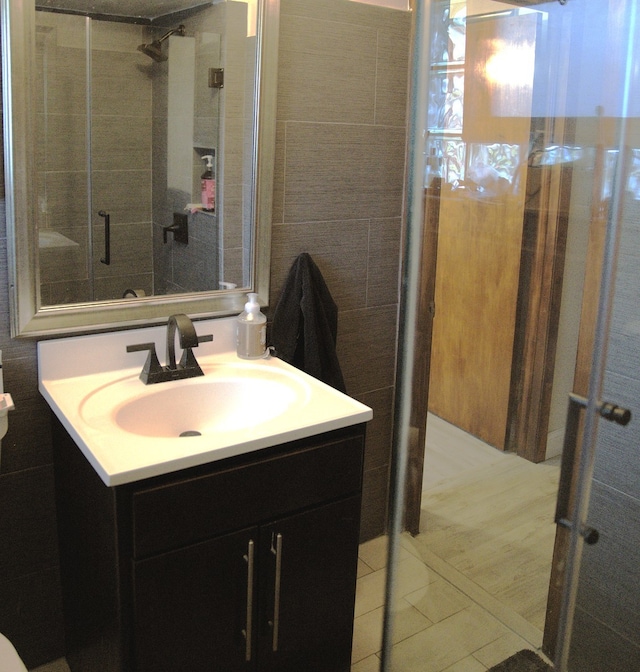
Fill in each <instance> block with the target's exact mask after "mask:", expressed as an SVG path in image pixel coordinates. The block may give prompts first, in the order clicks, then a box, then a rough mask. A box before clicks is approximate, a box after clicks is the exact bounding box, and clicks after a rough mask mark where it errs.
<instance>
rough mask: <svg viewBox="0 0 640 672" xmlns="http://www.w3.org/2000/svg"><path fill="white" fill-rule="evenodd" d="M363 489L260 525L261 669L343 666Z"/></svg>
mask: <svg viewBox="0 0 640 672" xmlns="http://www.w3.org/2000/svg"><path fill="white" fill-rule="evenodd" d="M359 518H360V497H359V496H355V497H352V498H349V499H344V500H340V501H338V502H334V503H332V504H328V505H325V506H321V507H318V508H314V509H311V510H309V511H305V512H303V513H299V514H297V515H294V516H291V517H289V518H284V519H282V520H279V521H277V522H275V523H273V524H272V525H268V526H265V527H263V528H261V531H260V565H259V571H260V573H261V574H260V576H261V581H260V595H261V603H260V616H259V627H260V667H259V669H260V672H268V671H271V670H273V671H274V672H275V671H276V670H277V672H300V670H305V672H348V671H349V668H350V662H351V640H352V633H353V606H354V599H355V586H356V571H357V559H358V534H359Z"/></svg>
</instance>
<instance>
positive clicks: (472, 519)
mask: <svg viewBox="0 0 640 672" xmlns="http://www.w3.org/2000/svg"><path fill="white" fill-rule="evenodd" d="M416 23H417V31H416V35H417V42H416V53H415V67H414V75H415V80H414V82H413V101H412V107H413V110H412V112H413V119H412V124H413V131H414V132H413V133H412V134H411V137H413V138H418V139H419V140H417V141H416V143H415V144H414V145H413V146H412V147H410V150H409V151H410V165H411V173H412V174H411V177H410V184H409V187H408V193H409V221H410V223H409V231H408V235H407V247H406V259H407V265H406V278H405V279H406V281H407V282H406V284H407V288H408V289H407V292H406V295H405V297H404V313H403V323H402V329H403V340H404V343H405V344H406V345H410V346H412V347H407V348H405V349H404V351H403V352H402V355H401V362H400V374H399V382H398V390H399V405H398V409H397V411H396V420H397V425H396V462H395V472H394V473H395V476H394V478H395V493H396V496H395V499H394V501H393V503H392V516H391V530H392V531H391V535H390V554H389V560H390V563H389V566H390V568H391V569H390V571H389V580H388V598H389V599H388V601H387V612H386V618H385V630H384V649H383V655H382V659H383V660H382V669H384V670H402V671H403V672H411V670H421V671H424V670H432V671H433V672H439V671H440V670H449V671H453V670H482V669H488V668H491V667H492V666H493V665H495V664H497V663H499V662H500V661H502V660H504V659H506V658H508V657H509V656H511V655H512V654H515V653H517V652H518V651H519V650H521V649H530V650H533V651H536V652H537V653H539V654H540V655H541V656H543V657H545V656H546V657H547V658H548V659H549V660H553V661H554V662H555V664H556V669H558V670H570V671H571V672H577V671H578V670H580V672H584V671H586V672H591V671H593V672H605V671H609V670H613V669H615V670H621V671H622V670H624V671H626V670H629V672H630V671H631V670H635V669H637V668H638V665H639V664H640V663H639V661H640V640H639V636H638V632H640V626H639V621H638V619H639V610H638V608H637V604H638V587H637V580H636V579H635V578H634V577H635V570H634V567H637V566H638V561H639V559H640V557H639V554H638V550H637V549H638V548H640V543H638V542H639V541H640V539H639V538H638V537H639V536H640V531H639V529H638V528H639V525H638V521H639V520H640V516H639V513H640V504H639V502H640V491H639V485H638V484H639V483H640V478H638V476H639V475H640V473H639V468H638V460H637V454H638V438H637V435H638V432H637V431H634V425H635V423H636V422H637V420H636V418H637V412H638V410H639V409H638V408H637V406H638V402H637V399H638V398H639V395H638V388H639V387H640V382H639V379H640V373H639V372H638V366H637V360H638V352H640V330H638V328H637V325H638V323H639V322H640V313H639V312H638V305H639V304H640V301H639V300H638V299H639V298H640V294H639V290H638V281H637V278H638V262H639V261H640V258H639V257H640V254H639V253H638V250H639V248H638V244H637V240H638V233H639V231H638V229H639V228H640V227H639V222H640V208H639V206H638V204H639V203H640V189H639V185H640V182H639V180H638V176H639V173H638V168H639V165H638V151H639V150H638V147H640V124H639V123H638V118H639V117H640V105H639V104H638V103H639V101H638V96H637V92H638V91H640V83H639V82H638V81H634V78H636V79H637V77H638V71H639V69H638V59H639V55H638V41H639V39H638V32H639V31H638V26H637V19H636V7H635V2H633V1H632V0H629V1H624V0H622V1H617V2H601V3H593V2H588V1H586V0H583V1H581V0H570V1H569V2H566V3H561V2H540V3H536V2H515V1H514V2H491V1H480V0H478V1H475V2H472V0H468V2H446V3H443V2H434V3H428V2H424V3H423V2H418V3H417V4H416ZM425 204H426V205H425ZM434 209H435V212H436V214H435V216H434ZM434 222H436V223H435V224H434ZM518 224H519V225H518ZM429 227H432V228H435V235H434V234H433V231H432V230H431V229H430V228H429ZM501 227H502V229H501ZM502 233H504V236H511V241H512V244H511V245H510V246H507V247H504V246H503V247H500V243H501V242H502V239H501V238H500V236H501V234H502ZM474 236H476V239H475V242H474V238H473V237H474ZM423 237H428V238H429V239H430V240H434V239H435V240H437V243H436V246H437V254H435V253H433V250H430V251H429V252H430V254H428V255H426V256H428V257H430V258H434V257H435V259H436V261H435V266H436V270H435V278H436V280H435V285H436V287H435V291H434V298H435V300H434V302H433V305H434V306H435V310H434V317H433V338H434V347H432V349H431V368H432V372H433V371H434V355H436V353H437V357H438V361H437V363H436V364H435V371H436V374H435V375H436V376H439V378H438V379H436V378H433V374H432V380H437V382H436V383H435V385H433V387H432V390H430V394H431V392H432V391H434V394H435V395H438V404H439V405H438V406H437V407H435V411H436V413H435V415H437V416H438V420H439V421H440V420H443V418H444V419H445V420H446V421H447V426H452V425H455V423H457V422H458V419H457V417H458V416H457V415H456V416H455V417H452V414H451V412H450V411H448V410H446V409H447V408H451V407H453V408H454V409H455V412H456V413H458V411H457V409H456V404H449V405H448V406H447V403H448V401H447V396H446V395H447V394H448V395H449V397H450V398H451V399H453V401H454V402H457V404H458V406H461V407H462V406H466V407H469V408H470V409H471V410H470V411H469V412H468V413H467V417H468V418H469V420H468V424H467V425H465V426H463V427H462V432H463V434H464V435H465V436H467V437H469V436H472V438H473V439H474V440H480V441H482V442H483V443H485V446H484V447H483V448H482V449H481V450H482V453H483V454H484V455H488V456H489V463H490V464H489V463H487V465H488V466H487V465H484V464H483V465H480V466H474V467H472V468H471V469H470V470H468V471H467V473H466V474H465V475H464V476H463V477H458V476H456V477H455V479H453V478H451V479H450V481H451V482H455V484H456V490H455V491H454V492H453V493H451V492H447V488H446V483H445V482H444V481H441V482H439V483H437V487H436V488H430V487H428V488H425V489H424V490H423V492H422V500H421V501H422V505H421V510H420V511H419V515H418V516H417V517H418V519H419V524H418V526H417V528H416V527H414V529H412V530H411V532H412V534H409V533H408V532H406V531H405V530H404V527H405V526H404V520H405V517H404V510H405V507H406V506H407V505H408V504H407V502H406V501H405V499H404V494H405V492H406V488H405V483H406V482H407V478H408V472H409V471H410V470H409V469H408V466H407V465H408V463H409V459H410V458H409V455H410V450H411V449H412V448H411V445H410V444H411V443H412V438H413V437H414V436H415V434H416V422H415V417H416V412H415V408H413V407H412V403H413V397H414V391H413V390H412V384H413V383H412V381H413V376H414V372H415V370H416V369H415V367H416V360H417V359H420V357H421V356H422V354H421V353H416V351H415V349H412V348H415V343H416V340H415V333H416V324H417V323H418V322H419V320H420V319H421V315H420V312H419V309H418V307H419V306H420V305H424V304H421V303H420V301H424V297H423V296H422V297H420V291H421V290H424V287H425V285H424V277H425V276H428V275H429V273H428V271H425V269H424V268H423V267H422V266H423V264H424V263H425V261H424V256H423V251H422V245H421V241H422V240H423ZM488 238H489V239H490V240H495V245H493V246H492V245H490V244H488V243H487V239H488ZM514 241H515V242H518V254H516V255H515V256H511V257H510V258H507V253H511V254H512V255H513V249H511V248H514V247H515V245H514V244H513V243H514ZM620 241H622V242H621V243H620ZM446 245H450V247H449V248H448V249H447V248H446V247H445V246H446ZM496 249H498V250H500V253H499V255H498V256H496V257H494V258H493V259H492V258H491V255H492V254H495V250H496ZM460 250H463V253H462V256H460ZM456 251H457V253H458V255H459V256H458V257H456V256H455V255H456ZM619 251H620V252H619ZM618 252H619V253H618ZM481 257H486V259H484V262H485V263H486V264H487V266H488V270H483V266H482V261H483V260H482V259H481ZM618 257H619V259H620V261H619V263H618ZM456 260H457V263H456ZM447 264H449V265H448V266H447ZM496 265H497V266H498V267H499V268H500V269H504V272H503V273H500V272H497V273H494V271H493V270H492V268H491V267H492V266H494V267H495V266H496ZM438 267H439V268H438ZM445 268H446V269H447V271H448V272H447V273H444V272H443V269H445ZM509 268H512V269H516V273H515V278H516V280H515V281H513V277H514V273H512V272H511V273H510V272H507V271H508V269H509ZM470 269H475V270H473V272H471V270H470ZM494 270H495V269H494ZM438 273H440V276H439V275H438ZM492 273H493V275H492ZM465 276H466V282H467V283H468V284H472V285H473V286H472V287H470V288H469V289H470V293H469V294H468V295H467V296H471V297H472V300H471V301H468V302H467V304H466V307H465V310H466V311H467V313H466V316H467V317H468V316H469V311H471V310H473V309H474V306H477V305H480V307H481V309H480V310H479V311H478V315H479V317H478V318H477V319H467V322H466V323H465V321H464V320H460V321H458V332H449V342H455V343H456V348H457V350H456V352H455V353H454V355H455V357H454V358H453V361H454V362H456V364H457V368H456V367H454V366H452V365H447V366H445V365H443V364H442V362H443V361H445V358H446V357H447V356H448V355H447V352H446V348H443V349H441V350H439V349H438V348H439V347H441V346H437V345H435V343H436V339H437V338H438V330H440V329H441V328H442V323H444V322H446V321H447V320H448V319H450V318H451V315H452V314H453V313H455V310H456V300H457V298H458V297H459V296H463V295H465V291H466V290H465V285H464V280H465ZM487 277H489V278H491V282H492V284H487V285H486V286H484V289H483V291H482V292H481V293H480V294H478V293H477V291H478V286H479V285H480V286H482V283H486V280H487ZM439 281H440V288H439V287H438V282H439ZM514 282H515V285H516V287H509V286H508V285H510V284H513V283H514ZM501 283H502V284H501ZM446 285H452V286H455V288H456V291H455V293H451V292H450V293H449V294H447V286H446ZM502 285H505V286H502ZM545 288H548V292H547V296H546V299H545ZM474 291H475V292H476V294H474V293H473V292H474ZM509 291H511V294H510V293H509ZM499 292H502V294H501V296H503V297H506V298H505V299H504V300H502V301H501V302H500V303H499V305H498V307H497V312H496V313H495V316H494V317H493V318H492V320H491V322H490V324H491V325H492V328H493V330H494V331H500V332H505V331H506V332H507V337H508V338H507V342H510V343H511V344H512V347H511V348H510V349H508V351H505V348H504V346H502V351H503V352H504V358H505V359H507V360H508V363H509V367H508V370H507V371H506V373H505V374H504V378H503V380H502V382H500V381H499V380H498V379H497V377H496V378H495V379H491V384H490V385H487V384H486V382H485V383H480V384H478V386H477V389H480V390H481V392H480V393H476V394H475V396H476V397H482V396H484V397H489V396H491V394H492V392H493V390H492V386H493V387H497V385H498V384H501V385H504V388H505V390H506V392H505V394H504V395H503V396H504V397H505V398H506V401H503V402H501V403H502V406H501V407H500V408H501V409H502V413H503V416H504V419H503V420H502V421H501V422H502V424H499V425H498V430H497V432H494V434H490V433H487V434H486V435H484V434H482V433H481V429H482V423H480V422H479V421H480V420H482V417H481V416H482V415H483V414H487V411H484V410H483V407H482V406H478V405H476V406H475V407H474V406H473V404H472V403H470V402H469V403H468V402H467V401H466V399H465V396H466V395H469V390H470V389H474V384H475V383H476V380H475V377H476V376H478V375H480V373H478V372H477V370H476V369H472V368H471V367H470V366H466V364H467V360H470V359H472V356H473V354H474V352H475V351H476V350H477V349H478V348H479V347H481V344H482V342H483V339H484V338H485V337H486V338H487V339H489V337H490V336H492V334H483V333H480V331H481V329H480V326H481V320H482V319H483V318H484V317H485V316H486V313H487V312H488V311H490V310H492V309H493V308H492V306H491V303H492V300H493V298H494V296H495V295H497V294H498V293H499ZM509 296H511V297H512V298H513V297H515V298H513V303H508V301H507V299H508V297H509ZM500 311H502V312H500ZM443 315H444V317H443V318H442V319H441V323H440V324H438V320H439V318H440V316H443ZM532 316H533V318H532ZM534 318H535V319H534ZM452 322H453V323H454V324H455V320H452ZM468 324H472V325H473V327H474V329H475V331H474V330H473V329H472V330H471V331H472V333H471V336H470V339H469V340H470V341H471V344H472V346H473V347H472V348H470V349H469V350H465V345H464V342H463V341H462V337H460V332H464V331H465V329H467V328H468V327H467V325H468ZM541 324H542V325H543V328H541V326H540V325H541ZM463 335H464V334H463ZM541 335H542V339H541ZM501 336H502V337H505V334H504V333H502V334H501ZM541 342H543V343H544V348H538V349H539V350H541V351H542V352H541V354H539V355H538V354H536V347H537V344H538V345H539V344H540V343H541ZM467 353H471V354H467ZM460 362H462V363H463V364H465V366H461V365H460ZM460 370H462V371H463V374H462V375H461V374H460V373H459V371H460ZM497 373H498V372H497ZM497 373H496V375H497ZM536 379H539V380H540V381H541V382H540V384H539V385H538V389H539V390H541V392H540V397H539V398H540V399H541V400H542V402H540V403H539V404H538V406H540V407H541V410H540V409H538V411H537V412H536V413H534V412H533V411H532V409H534V407H535V404H531V402H530V400H528V398H527V394H523V393H522V390H525V391H526V390H535V389H536V386H535V384H533V383H532V382H531V381H534V382H535V380H536ZM545 390H546V392H545ZM482 391H484V392H482ZM545 395H546V396H545ZM569 395H571V397H570V396H569ZM569 399H571V401H569ZM441 400H442V401H441ZM471 401H472V402H476V401H478V402H481V403H484V402H485V401H486V399H484V398H481V399H479V400H475V399H474V400H471ZM527 403H528V404H529V405H528V406H527V405H526V404H527ZM430 407H431V402H430ZM567 407H569V411H570V412H569V414H568V415H567ZM523 408H525V409H526V412H525V411H523ZM534 410H535V409H534ZM425 414H426V410H425ZM532 418H533V420H532ZM607 420H613V422H607ZM430 423H431V420H429V421H427V423H426V424H427V452H426V454H425V458H424V460H425V467H424V474H425V482H427V480H428V478H429V476H430V475H432V474H433V472H434V471H435V470H437V464H435V463H434V461H433V459H434V458H433V452H429V441H430V439H429V434H428V432H429V429H428V428H429V424H430ZM460 424H461V423H460ZM572 425H573V429H575V431H574V432H572V431H570V430H571V429H572V427H571V426H572ZM501 427H502V429H500V428H501ZM455 429H456V430H457V429H460V427H457V428H455ZM533 430H535V431H533ZM453 435H454V436H456V437H459V436H461V435H460V434H453ZM495 436H497V437H498V439H496V438H495ZM562 436H564V442H562V441H560V442H558V437H562ZM502 439H504V443H503V445H498V443H499V442H500V441H502ZM456 440H457V439H456ZM529 442H531V446H530V447H529V446H528V444H529ZM523 444H527V447H524V446H523ZM558 446H559V447H558ZM574 448H575V450H574ZM498 449H500V450H502V449H505V450H506V452H505V453H503V452H500V451H499V450H498ZM491 451H494V452H493V453H492V452H491ZM559 452H563V455H562V462H563V465H562V469H560V468H559V462H560V455H558V454H557V453H559ZM516 455H517V456H518V457H517V456H516ZM634 455H635V459H634ZM519 456H522V457H519ZM447 457H449V456H447ZM550 457H552V458H553V459H551V460H549V458H550ZM524 458H526V459H524ZM474 459H475V458H474ZM505 460H507V461H508V462H505ZM478 464H479V463H478ZM496 465H498V467H497V468H498V475H497V476H496V475H495V468H496ZM505 465H506V466H505ZM520 471H521V472H522V474H523V476H522V479H521V480H518V478H519V476H518V478H516V475H517V473H519V472H520ZM541 475H542V477H541ZM409 476H410V474H409ZM483 482H485V485H486V484H489V485H487V487H488V488H489V489H488V490H485V491H484V495H480V497H481V499H483V500H484V501H483V503H482V506H484V507H485V508H486V509H487V511H488V517H487V518H486V520H487V521H491V522H492V524H493V523H495V526H494V527H490V526H489V523H485V522H483V521H484V520H485V519H483V518H482V517H481V516H480V508H481V505H480V504H478V499H474V498H473V497H474V496H476V495H477V494H478V493H482V492H483V491H482V487H483ZM559 482H560V491H561V496H560V498H559V500H558V504H557V508H556V501H555V500H556V490H557V487H558V483H559ZM505 484H506V486H507V487H506V488H505V487H504V486H505ZM423 485H424V483H423ZM414 489H415V488H414ZM531 489H533V491H534V492H531ZM536 489H537V490H538V491H539V494H540V497H536V493H535V490H536ZM505 492H506V494H505ZM447 498H449V499H447ZM445 500H446V501H447V502H448V503H447V504H446V505H444V504H443V502H444V501H445ZM590 501H591V504H590V505H589V502H590ZM527 510H529V511H531V512H534V511H535V514H534V518H535V520H531V519H528V518H527ZM554 518H555V519H557V522H558V526H557V530H558V531H557V533H556V532H555V529H556V528H555V526H554ZM585 541H586V542H587V543H586V544H585ZM596 541H597V543H593V542H596ZM540 558H541V560H540ZM411 567H412V568H413V569H412V570H411V571H412V572H414V574H419V575H420V578H416V576H415V575H412V578H411V579H408V578H407V576H406V572H407V571H409V568H411ZM420 567H421V568H422V569H420ZM407 586H410V587H411V590H407ZM574 614H575V615H574ZM572 633H573V637H572Z"/></svg>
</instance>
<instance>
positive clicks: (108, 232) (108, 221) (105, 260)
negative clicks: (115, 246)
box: [98, 210, 111, 266]
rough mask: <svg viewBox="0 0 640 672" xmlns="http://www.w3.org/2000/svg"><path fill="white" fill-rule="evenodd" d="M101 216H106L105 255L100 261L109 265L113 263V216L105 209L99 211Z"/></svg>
mask: <svg viewBox="0 0 640 672" xmlns="http://www.w3.org/2000/svg"><path fill="white" fill-rule="evenodd" d="M98 216H99V217H104V257H101V259H100V262H101V263H103V264H106V265H107V266H109V265H110V264H111V216H110V215H109V213H108V212H105V211H104V210H99V211H98Z"/></svg>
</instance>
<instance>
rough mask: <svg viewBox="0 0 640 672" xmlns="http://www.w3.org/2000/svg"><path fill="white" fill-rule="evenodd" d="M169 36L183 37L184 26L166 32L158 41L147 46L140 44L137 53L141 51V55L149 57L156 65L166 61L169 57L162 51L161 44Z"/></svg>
mask: <svg viewBox="0 0 640 672" xmlns="http://www.w3.org/2000/svg"><path fill="white" fill-rule="evenodd" d="M171 35H180V36H181V37H183V36H184V26H183V25H182V24H181V25H179V26H178V27H177V28H174V29H173V30H170V31H168V32H166V33H165V34H164V35H163V36H162V37H161V38H160V39H158V40H154V41H153V42H150V43H149V44H141V45H140V46H139V47H138V51H141V52H142V53H143V54H146V55H147V56H149V57H151V58H152V59H153V60H154V61H156V63H160V62H162V61H166V60H167V59H168V58H169V57H168V56H167V55H166V54H165V53H163V51H162V43H163V42H164V41H165V40H166V39H167V38H168V37H170V36H171Z"/></svg>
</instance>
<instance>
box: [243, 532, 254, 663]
mask: <svg viewBox="0 0 640 672" xmlns="http://www.w3.org/2000/svg"><path fill="white" fill-rule="evenodd" d="M254 546H255V545H254V543H253V539H249V544H248V546H247V554H246V555H244V556H243V557H244V561H245V562H246V563H247V625H246V628H245V629H244V630H243V631H242V634H243V635H244V637H245V640H246V643H245V656H244V657H245V660H246V661H250V660H251V641H252V639H253V562H254Z"/></svg>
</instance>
